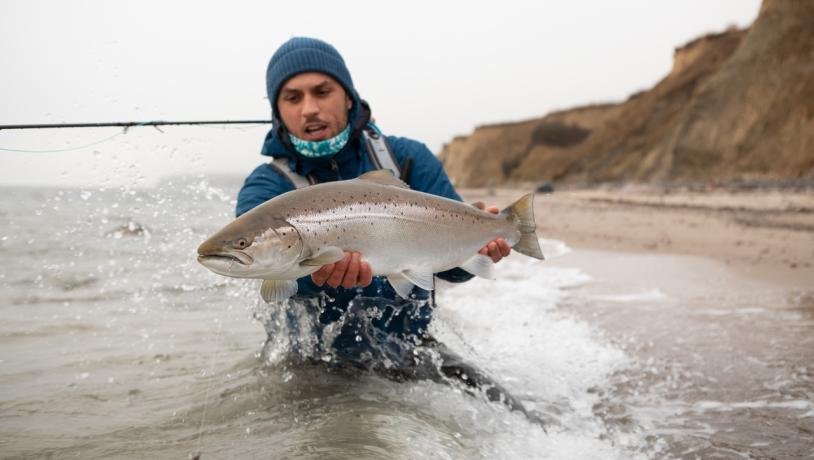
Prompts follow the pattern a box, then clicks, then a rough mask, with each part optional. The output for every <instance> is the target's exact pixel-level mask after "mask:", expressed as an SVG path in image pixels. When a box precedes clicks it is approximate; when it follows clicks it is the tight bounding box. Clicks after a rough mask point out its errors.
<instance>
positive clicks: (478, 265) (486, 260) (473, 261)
mask: <svg viewBox="0 0 814 460" xmlns="http://www.w3.org/2000/svg"><path fill="white" fill-rule="evenodd" d="M494 266H495V263H494V262H492V258H491V257H489V256H485V255H483V254H476V255H475V256H474V257H472V258H470V259H469V260H467V261H466V262H464V263H462V264H461V268H463V269H464V270H466V271H467V272H469V273H471V274H473V275H475V276H480V277H481V278H486V279H490V280H493V279H495V275H494Z"/></svg>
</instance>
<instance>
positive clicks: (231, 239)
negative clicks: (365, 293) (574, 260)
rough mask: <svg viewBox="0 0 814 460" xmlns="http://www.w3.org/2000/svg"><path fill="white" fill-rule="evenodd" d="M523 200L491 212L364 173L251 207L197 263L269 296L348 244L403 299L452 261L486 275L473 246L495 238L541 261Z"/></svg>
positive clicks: (207, 244)
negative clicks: (253, 284) (252, 281)
mask: <svg viewBox="0 0 814 460" xmlns="http://www.w3.org/2000/svg"><path fill="white" fill-rule="evenodd" d="M532 199H533V195H532V194H528V195H525V196H524V197H522V198H520V199H519V200H517V202H515V203H514V204H512V205H511V206H509V207H507V208H506V209H504V210H503V211H501V212H500V213H499V214H492V213H489V212H486V211H483V210H481V209H478V208H476V207H475V206H472V205H468V204H466V203H461V202H459V201H455V200H450V199H448V198H443V197H439V196H435V195H430V194H427V193H422V192H418V191H415V190H411V189H410V188H409V187H408V186H407V185H406V184H405V183H403V182H401V181H400V180H398V179H396V178H394V177H393V176H392V175H391V174H390V173H389V172H388V171H384V170H379V171H371V172H369V173H366V174H363V175H361V176H359V177H358V178H356V179H353V180H347V181H338V182H330V183H324V184H318V185H313V186H310V187H306V188H303V189H298V190H293V191H291V192H288V193H284V194H282V195H279V196H277V197H275V198H273V199H271V200H269V201H267V202H265V203H263V204H261V205H260V206H257V207H256V208H254V209H252V210H251V211H249V212H247V213H245V214H243V215H242V216H240V217H238V218H237V219H236V220H235V221H233V222H232V223H230V224H229V225H227V226H226V227H224V228H223V229H221V230H220V231H218V232H217V233H215V234H214V235H213V236H212V237H210V238H209V239H208V240H206V241H204V242H203V244H201V245H200V247H198V262H200V263H201V264H203V265H204V266H205V267H206V268H208V269H210V270H212V271H213V272H215V273H218V274H220V275H224V276H231V277H235V278H256V279H263V280H265V281H264V282H263V285H262V287H261V290H260V293H261V295H262V297H263V299H264V300H266V301H267V302H271V301H281V300H285V299H287V298H289V297H291V296H293V295H294V294H296V293H297V282H296V280H297V278H300V277H303V276H306V275H310V274H311V273H313V272H315V271H317V270H318V269H319V268H320V267H322V266H323V265H326V264H331V263H334V262H337V261H339V260H341V259H342V258H343V257H344V252H345V251H357V252H359V253H361V254H362V258H363V259H364V260H365V261H367V262H368V263H370V267H371V269H372V270H373V274H374V275H384V276H386V277H387V280H388V281H389V283H390V285H391V286H393V289H394V290H395V291H396V293H398V295H400V296H401V297H403V298H407V297H408V296H409V294H410V292H411V291H412V289H413V286H418V287H420V288H422V289H426V290H432V289H434V287H435V285H434V276H433V274H434V273H438V272H442V271H445V270H449V269H451V268H454V267H461V268H462V269H464V270H466V271H467V272H469V273H472V274H473V275H477V276H481V277H485V278H490V279H491V278H493V276H492V265H493V262H492V259H491V258H489V257H488V256H484V255H480V254H478V251H479V250H480V249H481V248H482V247H483V246H485V245H486V244H487V243H488V242H490V241H492V240H494V239H495V238H504V239H505V240H506V241H507V242H508V243H509V245H510V246H511V247H512V248H514V249H515V250H517V251H518V252H520V253H523V254H526V255H528V256H531V257H534V258H537V259H543V253H542V251H541V249H540V245H539V243H538V241H537V236H536V234H535V228H536V225H535V223H534V214H533V206H532Z"/></svg>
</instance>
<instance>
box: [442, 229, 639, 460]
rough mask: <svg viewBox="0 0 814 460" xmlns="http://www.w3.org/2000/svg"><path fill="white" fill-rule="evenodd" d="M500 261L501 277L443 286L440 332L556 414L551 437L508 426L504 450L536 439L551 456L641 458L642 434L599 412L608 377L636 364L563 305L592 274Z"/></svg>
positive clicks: (517, 259) (500, 437) (532, 403)
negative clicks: (611, 429)
mask: <svg viewBox="0 0 814 460" xmlns="http://www.w3.org/2000/svg"><path fill="white" fill-rule="evenodd" d="M551 246H552V247H556V244H552V245H551ZM560 248H562V249H563V250H565V249H567V247H566V246H565V245H562V246H560ZM496 268H497V273H496V276H497V279H496V280H494V281H490V280H483V279H475V280H472V281H469V282H468V283H465V284H462V285H452V286H444V289H442V290H441V291H440V292H439V295H438V300H439V308H438V309H437V310H436V318H437V319H438V321H436V323H435V326H434V328H435V330H434V334H436V336H437V337H438V338H439V339H441V340H442V341H444V342H445V343H447V344H448V345H449V346H450V347H451V348H453V349H455V350H456V351H458V352H459V353H461V354H463V355H464V356H465V357H466V359H468V360H470V361H473V362H475V363H476V364H477V365H478V366H480V367H482V368H483V369H485V370H486V371H487V373H489V374H491V375H493V376H495V377H497V380H498V381H499V382H500V383H502V384H504V385H505V386H506V387H507V389H509V391H510V392H512V393H514V394H515V395H516V396H518V397H520V399H522V400H524V402H525V403H526V404H527V405H528V406H529V408H531V409H534V410H539V411H541V412H544V413H549V414H552V413H553V414H557V415H556V417H557V418H558V423H559V426H558V427H555V428H553V429H551V430H550V432H549V435H547V436H546V435H544V434H542V432H539V431H538V432H532V431H529V430H526V431H524V432H501V434H495V436H496V437H497V438H496V439H493V442H495V443H498V444H500V445H501V446H502V447H501V448H502V449H507V448H508V446H511V445H517V444H518V443H525V444H536V446H528V447H534V450H536V451H538V452H547V454H545V455H546V456H548V455H550V458H631V457H635V455H636V454H635V453H634V451H635V450H637V449H639V448H640V446H641V444H642V440H641V439H639V438H638V437H637V435H621V434H613V435H611V434H610V433H608V431H607V429H606V427H605V426H604V425H603V423H602V421H601V420H600V419H599V418H598V417H597V416H596V415H595V414H594V413H593V411H592V408H593V406H594V405H595V404H596V403H597V400H598V397H597V396H596V394H597V393H598V392H601V391H604V390H607V388H605V387H606V386H607V385H608V376H609V375H610V374H611V373H613V372H614V371H617V370H620V369H624V368H626V367H627V366H629V365H630V364H631V362H630V359H629V357H628V356H627V355H626V354H625V353H624V352H623V351H622V350H620V349H619V348H617V347H615V346H613V345H611V344H609V343H607V342H605V341H604V340H602V339H601V338H600V337H599V335H598V333H597V331H596V330H594V329H592V328H591V327H590V326H589V325H587V324H586V323H584V322H582V321H580V320H578V319H576V318H574V317H572V316H571V315H569V314H568V313H566V312H563V311H562V310H561V304H562V302H563V301H565V300H566V299H567V297H568V290H567V288H573V287H576V286H579V285H581V284H583V283H585V282H587V281H588V280H589V278H588V277H587V276H586V275H585V274H584V273H582V272H581V271H579V270H576V269H565V268H554V267H546V266H545V263H544V262H542V263H541V262H539V261H536V260H533V259H530V258H527V257H523V256H520V255H512V256H510V257H509V258H508V259H507V260H505V261H503V262H501V263H500V264H498V266H497V267H496ZM597 390H599V391H597ZM532 451H533V450H532ZM515 452H517V451H515ZM525 452H526V453H528V452H530V451H529V450H525ZM541 455H543V454H541ZM503 458H511V457H510V456H506V457H503ZM546 458H548V457H546Z"/></svg>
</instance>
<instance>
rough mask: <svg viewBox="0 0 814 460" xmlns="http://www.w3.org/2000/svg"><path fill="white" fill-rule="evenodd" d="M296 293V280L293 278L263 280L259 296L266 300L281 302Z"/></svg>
mask: <svg viewBox="0 0 814 460" xmlns="http://www.w3.org/2000/svg"><path fill="white" fill-rule="evenodd" d="M296 293H297V282H296V281H293V280H263V285H262V286H260V297H262V298H263V300H265V301H266V302H269V303H270V302H282V301H283V300H286V299H287V298H289V297H291V296H293V295H294V294H296Z"/></svg>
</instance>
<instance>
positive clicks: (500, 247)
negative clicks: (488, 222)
mask: <svg viewBox="0 0 814 460" xmlns="http://www.w3.org/2000/svg"><path fill="white" fill-rule="evenodd" d="M475 207H476V208H480V209H483V210H484V211H486V212H491V213H492V214H497V213H498V212H500V209H498V208H497V207H495V206H490V207H488V208H487V207H486V205H485V204H483V203H482V202H477V203H475ZM510 252H512V248H511V247H510V246H509V243H507V242H506V240H504V239H503V238H497V239H495V240H493V241H490V242H489V243H488V244H487V245H486V246H484V247H482V248H481V250H480V251H478V253H479V254H482V255H484V256H489V257H491V258H492V262H494V263H498V262H500V260H501V259H503V258H504V257H506V256H508V255H509V253H510Z"/></svg>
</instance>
